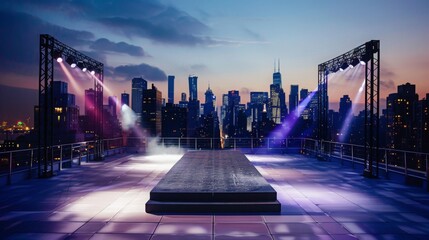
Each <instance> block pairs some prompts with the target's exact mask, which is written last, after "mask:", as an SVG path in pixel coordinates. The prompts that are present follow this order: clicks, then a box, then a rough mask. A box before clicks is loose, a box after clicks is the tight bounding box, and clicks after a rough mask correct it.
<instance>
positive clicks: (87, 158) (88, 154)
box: [79, 142, 91, 165]
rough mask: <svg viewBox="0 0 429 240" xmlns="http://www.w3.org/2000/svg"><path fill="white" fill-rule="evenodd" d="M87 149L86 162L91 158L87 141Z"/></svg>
mask: <svg viewBox="0 0 429 240" xmlns="http://www.w3.org/2000/svg"><path fill="white" fill-rule="evenodd" d="M85 149H86V162H89V158H90V157H91V154H90V152H89V143H87V142H86V143H85ZM79 165H80V161H79Z"/></svg>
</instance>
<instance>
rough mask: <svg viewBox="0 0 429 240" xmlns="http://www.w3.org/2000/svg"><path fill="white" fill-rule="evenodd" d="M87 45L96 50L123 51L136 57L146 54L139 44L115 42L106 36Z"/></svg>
mask: <svg viewBox="0 0 429 240" xmlns="http://www.w3.org/2000/svg"><path fill="white" fill-rule="evenodd" d="M89 47H90V48H91V49H93V50H96V51H103V52H118V53H125V54H128V55H130V56H136V57H141V56H145V55H146V54H145V52H144V50H143V48H141V47H139V46H135V45H131V44H128V43H125V42H118V43H115V42H112V41H110V40H108V39H106V38H100V39H97V40H96V41H95V42H93V43H92V44H91V45H90V46H89Z"/></svg>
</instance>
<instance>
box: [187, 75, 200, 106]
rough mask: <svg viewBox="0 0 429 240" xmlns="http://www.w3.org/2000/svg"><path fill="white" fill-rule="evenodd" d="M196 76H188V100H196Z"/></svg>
mask: <svg viewBox="0 0 429 240" xmlns="http://www.w3.org/2000/svg"><path fill="white" fill-rule="evenodd" d="M197 80H198V77H197V76H195V75H190V76H189V101H192V100H198V85H197Z"/></svg>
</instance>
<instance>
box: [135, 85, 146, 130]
mask: <svg viewBox="0 0 429 240" xmlns="http://www.w3.org/2000/svg"><path fill="white" fill-rule="evenodd" d="M131 87H132V88H131V98H132V101H131V109H132V110H133V111H134V112H135V113H136V116H137V123H138V124H141V121H142V120H141V118H142V101H143V91H144V90H147V81H146V80H144V79H143V78H142V77H139V78H133V80H132V86H131Z"/></svg>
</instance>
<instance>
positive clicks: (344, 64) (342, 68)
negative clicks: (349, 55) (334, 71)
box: [340, 62, 349, 72]
mask: <svg viewBox="0 0 429 240" xmlns="http://www.w3.org/2000/svg"><path fill="white" fill-rule="evenodd" d="M348 67H349V64H347V62H344V63H343V64H341V67H340V71H341V72H342V71H344V70H346V69H347V68H348Z"/></svg>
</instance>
